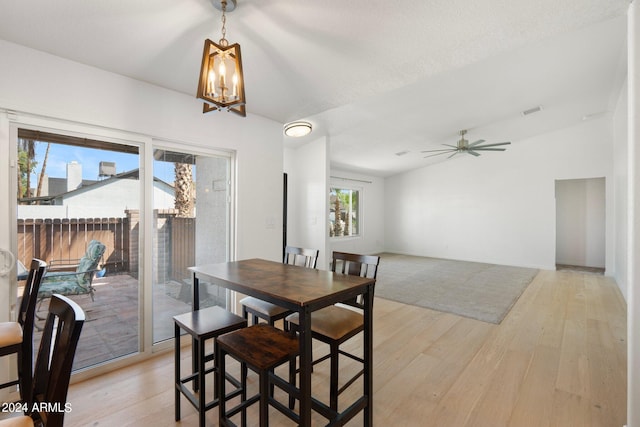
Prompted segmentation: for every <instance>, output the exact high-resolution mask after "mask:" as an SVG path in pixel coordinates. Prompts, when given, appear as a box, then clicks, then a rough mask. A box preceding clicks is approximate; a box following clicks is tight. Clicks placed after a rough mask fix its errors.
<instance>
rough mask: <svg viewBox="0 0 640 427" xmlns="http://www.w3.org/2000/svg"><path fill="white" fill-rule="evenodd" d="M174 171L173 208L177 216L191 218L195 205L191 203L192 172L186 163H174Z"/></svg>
mask: <svg viewBox="0 0 640 427" xmlns="http://www.w3.org/2000/svg"><path fill="white" fill-rule="evenodd" d="M174 171H175V175H176V182H175V192H176V199H175V208H176V210H177V211H178V214H177V216H178V217H181V218H193V216H194V206H195V203H194V201H193V171H192V168H191V165H190V164H188V163H174Z"/></svg>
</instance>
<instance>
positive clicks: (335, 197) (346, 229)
mask: <svg viewBox="0 0 640 427" xmlns="http://www.w3.org/2000/svg"><path fill="white" fill-rule="evenodd" d="M329 223H330V226H329V236H330V237H343V236H359V235H360V191H359V190H355V189H352V188H337V187H331V188H330V190H329Z"/></svg>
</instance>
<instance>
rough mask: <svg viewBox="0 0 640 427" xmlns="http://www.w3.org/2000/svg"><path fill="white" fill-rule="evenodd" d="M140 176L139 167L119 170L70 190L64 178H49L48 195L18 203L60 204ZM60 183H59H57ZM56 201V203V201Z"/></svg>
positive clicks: (20, 200)
mask: <svg viewBox="0 0 640 427" xmlns="http://www.w3.org/2000/svg"><path fill="white" fill-rule="evenodd" d="M139 178H140V170H139V169H133V170H130V171H127V172H121V173H119V174H117V175H114V176H112V177H109V178H107V179H104V180H101V181H92V180H82V186H81V187H80V188H77V189H75V190H71V191H66V186H67V184H66V182H67V180H66V178H49V183H50V184H49V185H50V188H49V190H50V192H51V193H52V194H50V195H48V196H40V197H25V198H22V199H19V201H18V202H19V203H21V204H29V203H31V202H40V204H45V205H55V204H62V200H64V199H65V198H67V197H71V196H75V195H78V194H82V193H85V192H88V191H94V190H97V189H99V188H101V187H104V186H105V185H109V184H111V183H113V182H115V181H117V180H121V179H139ZM51 180H56V188H55V189H54V190H57V191H51ZM153 181H154V182H156V183H158V184H160V186H161V187H165V190H166V191H167V192H173V191H174V187H173V185H171V184H168V183H167V182H165V181H163V180H161V179H160V178H156V177H153ZM60 182H61V183H62V184H59V183H60ZM58 185H60V186H64V190H63V191H59V189H60V188H59V187H58ZM56 202H58V203H56Z"/></svg>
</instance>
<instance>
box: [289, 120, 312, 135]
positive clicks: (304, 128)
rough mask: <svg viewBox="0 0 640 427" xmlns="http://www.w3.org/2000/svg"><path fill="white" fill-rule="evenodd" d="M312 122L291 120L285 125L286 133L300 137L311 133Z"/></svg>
mask: <svg viewBox="0 0 640 427" xmlns="http://www.w3.org/2000/svg"><path fill="white" fill-rule="evenodd" d="M311 129H312V128H311V123H308V122H291V123H287V124H286V125H284V134H285V135H287V136H292V137H294V138H299V137H301V136H306V135H309V134H310V133H311Z"/></svg>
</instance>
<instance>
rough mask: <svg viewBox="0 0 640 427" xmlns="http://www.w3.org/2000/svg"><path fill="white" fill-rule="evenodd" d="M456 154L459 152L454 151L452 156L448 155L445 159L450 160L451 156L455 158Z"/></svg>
mask: <svg viewBox="0 0 640 427" xmlns="http://www.w3.org/2000/svg"><path fill="white" fill-rule="evenodd" d="M458 153H459V151H458V150H456V151H454V152H453V154H452V155H450V156H449V157H447V159H450V158H452V157H453V156H455V155H456V154H458Z"/></svg>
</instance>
